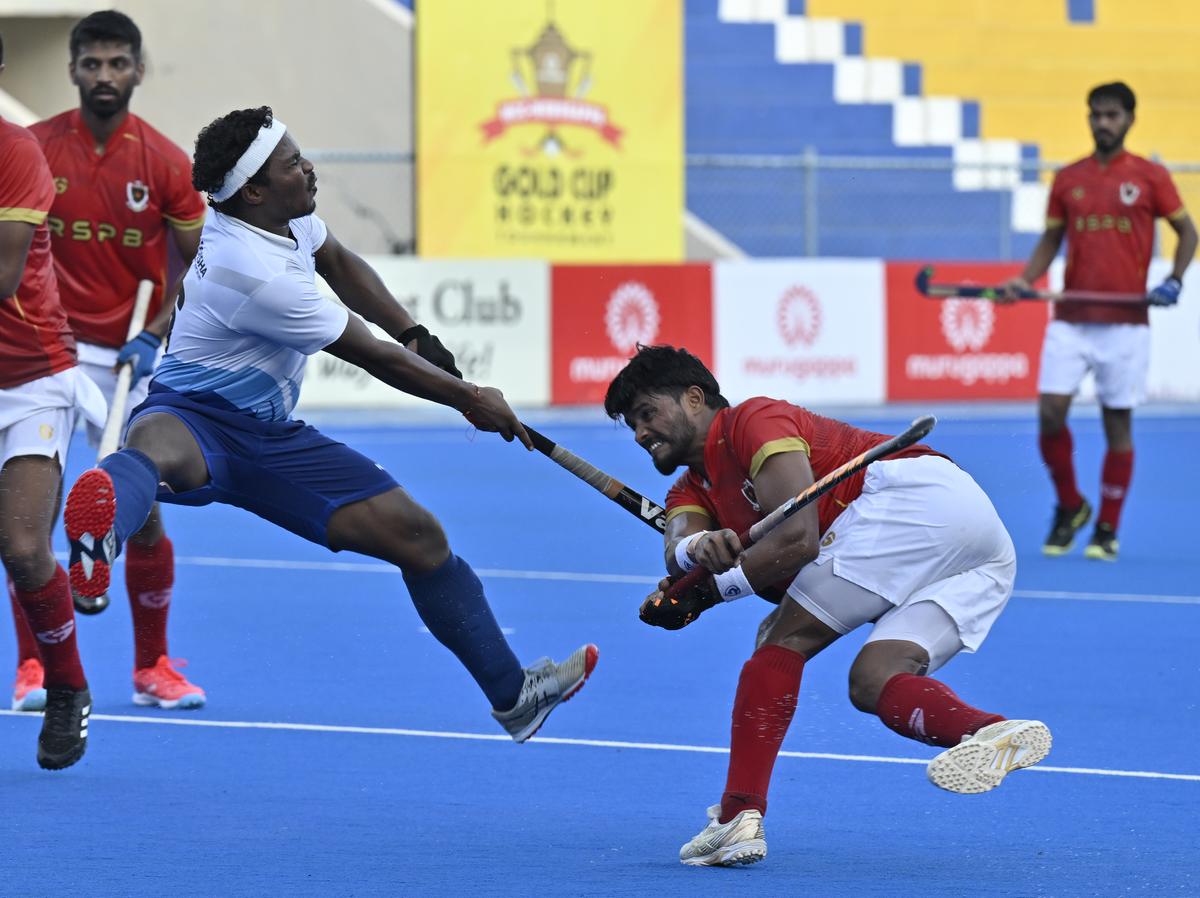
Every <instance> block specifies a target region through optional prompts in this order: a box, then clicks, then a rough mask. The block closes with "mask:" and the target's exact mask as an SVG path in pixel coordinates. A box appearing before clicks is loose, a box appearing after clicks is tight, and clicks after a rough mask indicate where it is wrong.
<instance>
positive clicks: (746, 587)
mask: <svg viewBox="0 0 1200 898" xmlns="http://www.w3.org/2000/svg"><path fill="white" fill-rule="evenodd" d="M713 581H714V582H715V583H716V584H717V593H718V594H719V595H720V597H721V601H723V602H732V601H733V600H734V599H740V598H743V597H744V596H748V595H752V594H753V593H754V587H753V586H751V585H750V581H749V580H747V579H746V574H745V573H744V572H743V571H742V566H741V565H740V564H739V565H736V566H735V567H731V568H730V569H729V570H727V571H726V572H725V573H723V574H713Z"/></svg>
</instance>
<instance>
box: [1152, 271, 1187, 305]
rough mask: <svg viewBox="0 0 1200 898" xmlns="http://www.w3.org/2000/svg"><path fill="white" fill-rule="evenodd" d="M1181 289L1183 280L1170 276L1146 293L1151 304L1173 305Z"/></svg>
mask: <svg viewBox="0 0 1200 898" xmlns="http://www.w3.org/2000/svg"><path fill="white" fill-rule="evenodd" d="M1181 290H1183V282H1182V281H1181V280H1179V278H1177V277H1174V276H1171V277H1169V278H1167V279H1166V280H1165V281H1163V282H1162V283H1161V284H1159V285H1158V286H1157V287H1155V288H1154V289H1153V290H1151V291H1150V292H1149V293H1148V294H1146V299H1148V300H1150V304H1151V305H1153V306H1173V305H1175V303H1177V302H1179V292H1180V291H1181Z"/></svg>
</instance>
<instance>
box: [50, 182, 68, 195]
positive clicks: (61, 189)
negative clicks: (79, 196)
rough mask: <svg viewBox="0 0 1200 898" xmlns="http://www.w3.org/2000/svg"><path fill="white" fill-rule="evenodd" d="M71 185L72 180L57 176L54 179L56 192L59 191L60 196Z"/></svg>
mask: <svg viewBox="0 0 1200 898" xmlns="http://www.w3.org/2000/svg"><path fill="white" fill-rule="evenodd" d="M70 186H71V182H70V181H68V180H67V179H66V178H55V179H54V192H55V193H57V194H58V195H59V196H62V195H63V194H64V193H66V192H67V188H68V187H70Z"/></svg>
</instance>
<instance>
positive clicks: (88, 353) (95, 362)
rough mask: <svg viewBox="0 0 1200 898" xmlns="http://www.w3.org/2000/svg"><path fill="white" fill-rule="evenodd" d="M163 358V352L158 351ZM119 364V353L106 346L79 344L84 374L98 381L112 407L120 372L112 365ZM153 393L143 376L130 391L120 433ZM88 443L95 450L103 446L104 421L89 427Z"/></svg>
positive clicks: (80, 360)
mask: <svg viewBox="0 0 1200 898" xmlns="http://www.w3.org/2000/svg"><path fill="white" fill-rule="evenodd" d="M159 355H160V357H161V355H162V350H161V349H160V350H159ZM116 363H117V350H115V349H110V348H109V347H107V346H97V345H95V344H94V343H80V344H79V367H80V368H81V369H82V370H83V372H84V373H85V374H86V375H87V376H88V377H90V378H91V379H92V380H93V381H95V383H96V386H98V387H99V388H100V392H101V393H103V394H104V401H105V402H106V403H108V404H109V405H112V398H113V393H114V392H115V391H116V389H117V372H115V371H114V370H113V366H114V365H115V364H116ZM149 391H150V378H149V377H143V378H142V379H141V380H139V381H138V382H137V383H135V384H133V385H131V386H130V388H129V399H128V400H127V401H126V402H125V415H124V420H122V421H121V431H122V432H124V430H125V425H127V424H128V423H129V413H130V412H131V411H133V410H134V409H135V408H137V407H138V406H139V405H141V404H142V400H144V399H145V398H146V394H147V393H148V392H149ZM87 435H88V443H89V444H90V445H91V446H92V447H93V448H95V447H97V446H99V445H100V437H102V436H103V435H104V422H103V421H101V422H100V424H99V425H98V426H97V425H94V424H90V423H89V424H88V429H87Z"/></svg>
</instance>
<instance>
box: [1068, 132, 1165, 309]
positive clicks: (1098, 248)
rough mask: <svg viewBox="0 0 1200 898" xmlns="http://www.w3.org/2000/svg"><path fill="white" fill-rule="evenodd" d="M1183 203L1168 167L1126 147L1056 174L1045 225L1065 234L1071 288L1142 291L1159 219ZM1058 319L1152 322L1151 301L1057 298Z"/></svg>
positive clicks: (1069, 286) (1079, 162)
mask: <svg viewBox="0 0 1200 898" xmlns="http://www.w3.org/2000/svg"><path fill="white" fill-rule="evenodd" d="M1185 214H1187V213H1186V211H1185V210H1184V208H1183V201H1182V200H1181V199H1180V198H1179V191H1177V190H1176V189H1175V184H1174V183H1173V182H1172V181H1171V176H1170V174H1168V173H1167V170H1166V169H1165V168H1163V167H1162V166H1161V165H1158V164H1157V163H1154V162H1151V161H1150V160H1149V159H1143V158H1142V157H1141V156H1135V155H1133V153H1128V152H1125V151H1122V152H1121V153H1120V154H1118V155H1117V157H1116V158H1115V159H1113V160H1112V161H1110V162H1109V163H1107V164H1106V165H1102V164H1101V163H1100V162H1099V161H1097V159H1096V157H1095V156H1088V157H1087V158H1086V159H1080V160H1079V161H1078V162H1075V163H1072V164H1071V165H1068V166H1067V167H1066V168H1064V169H1062V170H1061V171H1059V173H1058V174H1057V175H1055V177H1054V185H1053V186H1052V187H1051V188H1050V203H1049V206H1048V208H1047V210H1046V226H1047V227H1057V226H1060V225H1061V226H1062V227H1064V228H1065V229H1066V237H1067V271H1066V277H1065V284H1064V286H1065V287H1066V289H1068V290H1104V291H1112V292H1116V293H1143V292H1145V290H1146V273H1147V271H1148V269H1149V267H1150V256H1151V254H1152V253H1153V252H1154V219H1155V218H1173V219H1174V218H1181V217H1182V216H1184V215H1185ZM1054 317H1055V318H1057V319H1059V320H1060V321H1087V322H1098V323H1101V324H1120V323H1130V324H1147V323H1149V321H1150V316H1149V313H1148V310H1147V308H1146V306H1136V305H1119V304H1116V303H1082V302H1070V303H1055V306H1054Z"/></svg>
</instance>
